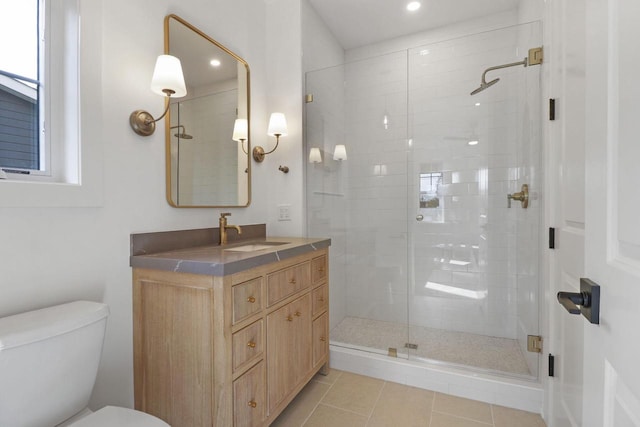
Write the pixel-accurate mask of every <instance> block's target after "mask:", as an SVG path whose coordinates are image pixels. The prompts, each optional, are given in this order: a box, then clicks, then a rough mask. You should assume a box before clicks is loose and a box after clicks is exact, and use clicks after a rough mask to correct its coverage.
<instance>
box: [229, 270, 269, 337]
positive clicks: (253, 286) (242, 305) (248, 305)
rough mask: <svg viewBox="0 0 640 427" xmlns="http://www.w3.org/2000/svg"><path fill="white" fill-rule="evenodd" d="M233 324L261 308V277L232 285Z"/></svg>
mask: <svg viewBox="0 0 640 427" xmlns="http://www.w3.org/2000/svg"><path fill="white" fill-rule="evenodd" d="M232 292H233V297H232V298H233V324H234V325H235V324H236V323H238V322H239V321H241V320H243V319H246V318H247V317H249V316H251V315H252V314H254V313H257V312H259V311H260V310H262V278H261V277H258V278H256V279H253V280H249V281H248V282H244V283H240V284H238V285H235V286H234V287H233V290H232Z"/></svg>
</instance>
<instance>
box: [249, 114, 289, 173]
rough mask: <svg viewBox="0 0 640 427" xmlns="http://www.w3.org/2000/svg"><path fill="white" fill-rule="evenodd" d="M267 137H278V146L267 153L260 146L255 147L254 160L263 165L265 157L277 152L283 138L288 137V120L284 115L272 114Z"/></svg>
mask: <svg viewBox="0 0 640 427" xmlns="http://www.w3.org/2000/svg"><path fill="white" fill-rule="evenodd" d="M267 135H269V136H275V137H276V146H275V147H273V150H271V151H267V152H265V151H264V149H263V148H262V147H260V146H259V145H258V146H256V147H254V149H253V160H255V161H256V162H258V163H261V162H262V161H263V160H264V156H266V155H267V154H271V153H273V152H274V151H276V148H278V143H279V142H280V137H281V136H287V119H286V118H285V117H284V114H283V113H272V114H271V117H270V118H269V128H268V130H267Z"/></svg>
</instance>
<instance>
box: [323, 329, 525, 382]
mask: <svg viewBox="0 0 640 427" xmlns="http://www.w3.org/2000/svg"><path fill="white" fill-rule="evenodd" d="M407 336H408V334H407V326H406V325H403V324H400V323H393V322H383V321H377V320H371V319H361V318H357V317H346V318H344V319H343V320H342V322H340V323H339V324H338V325H337V326H336V327H335V328H334V329H333V330H332V331H331V334H330V337H331V343H332V344H334V345H338V346H342V347H351V348H356V349H360V350H365V351H372V352H374V353H378V354H390V353H391V352H390V351H389V350H391V349H397V350H396V354H397V357H403V358H407V357H409V356H410V357H412V358H414V359H417V360H430V361H438V362H445V363H450V364H452V365H455V366H467V367H471V368H479V369H480V370H483V371H493V372H499V373H503V374H510V375H515V376H518V377H522V378H532V377H533V375H532V373H531V372H530V371H529V368H528V366H527V362H526V360H525V358H524V355H523V354H522V351H521V350H520V346H519V344H518V341H517V340H513V339H508V338H498V337H490V336H485V335H478V334H471V333H466V332H457V331H447V330H442V329H434V328H426V327H422V326H411V343H407V342H406V340H407ZM414 346H415V348H414Z"/></svg>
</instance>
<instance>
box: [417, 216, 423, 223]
mask: <svg viewBox="0 0 640 427" xmlns="http://www.w3.org/2000/svg"><path fill="white" fill-rule="evenodd" d="M423 219H424V215H421V214H419V215H417V216H416V221H418V222H420V221H422V220H423Z"/></svg>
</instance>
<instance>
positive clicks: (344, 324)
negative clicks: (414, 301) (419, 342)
mask: <svg viewBox="0 0 640 427" xmlns="http://www.w3.org/2000/svg"><path fill="white" fill-rule="evenodd" d="M406 55H407V54H406V51H403V52H399V53H392V54H389V55H383V56H379V57H375V58H370V59H366V60H362V61H357V62H353V63H349V64H346V65H343V66H337V67H331V68H327V69H323V70H319V71H314V72H309V73H307V75H306V92H307V93H308V94H312V95H313V102H310V103H307V104H306V107H305V111H306V124H305V129H306V138H305V141H306V157H307V161H308V163H307V183H306V185H307V188H306V194H307V221H308V224H307V229H308V233H309V235H310V236H316V235H317V236H330V237H331V239H332V246H331V251H330V254H331V255H330V256H331V260H330V262H331V263H330V268H331V271H330V277H331V302H330V303H331V312H330V313H331V314H330V316H331V318H330V330H331V333H330V337H331V344H332V345H335V346H344V347H348V348H353V349H359V350H364V351H368V352H374V353H378V354H384V355H387V354H390V355H392V356H397V357H404V358H406V357H408V352H407V349H406V348H405V344H406V343H407V342H408V324H407V316H408V311H407V297H408V293H407V283H408V277H409V276H408V270H407V265H408V263H407V222H406V218H407V188H406V176H407V146H406V142H407V139H406V132H407V130H406V129H407V127H406V117H407V102H406V100H407V93H406V90H407V56H406ZM340 145H343V146H344V147H345V151H346V155H347V158H346V159H344V160H340V159H336V158H335V157H334V153H335V148H336V146H340Z"/></svg>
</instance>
